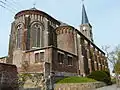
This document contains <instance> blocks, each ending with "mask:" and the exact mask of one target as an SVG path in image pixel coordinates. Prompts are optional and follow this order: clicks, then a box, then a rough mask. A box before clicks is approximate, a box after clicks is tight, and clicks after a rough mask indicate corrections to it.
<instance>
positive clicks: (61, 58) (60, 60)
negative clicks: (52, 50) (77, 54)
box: [58, 52, 64, 64]
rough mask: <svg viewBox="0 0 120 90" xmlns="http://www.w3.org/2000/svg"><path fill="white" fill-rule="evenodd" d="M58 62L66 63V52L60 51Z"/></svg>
mask: <svg viewBox="0 0 120 90" xmlns="http://www.w3.org/2000/svg"><path fill="white" fill-rule="evenodd" d="M58 63H59V64H64V54H63V53H60V52H58Z"/></svg>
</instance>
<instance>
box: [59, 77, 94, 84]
mask: <svg viewBox="0 0 120 90" xmlns="http://www.w3.org/2000/svg"><path fill="white" fill-rule="evenodd" d="M88 82H96V80H94V79H91V78H86V77H68V78H64V79H61V80H59V81H58V82H57V83H88Z"/></svg>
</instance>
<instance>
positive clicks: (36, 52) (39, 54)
mask: <svg viewBox="0 0 120 90" xmlns="http://www.w3.org/2000/svg"><path fill="white" fill-rule="evenodd" d="M41 53H43V59H42V60H41ZM36 54H38V60H37V62H36V58H35V63H40V62H44V61H45V60H44V57H45V50H40V51H35V52H34V56H35V55H36Z"/></svg>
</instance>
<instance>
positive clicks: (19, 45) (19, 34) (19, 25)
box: [17, 24, 23, 48]
mask: <svg viewBox="0 0 120 90" xmlns="http://www.w3.org/2000/svg"><path fill="white" fill-rule="evenodd" d="M22 30H23V25H22V24H18V25H17V48H21V42H22Z"/></svg>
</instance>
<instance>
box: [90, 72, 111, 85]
mask: <svg viewBox="0 0 120 90" xmlns="http://www.w3.org/2000/svg"><path fill="white" fill-rule="evenodd" d="M108 74H109V73H107V72H106V71H93V72H92V73H91V74H90V75H89V76H88V78H92V79H95V80H97V81H101V82H105V83H106V84H107V85H110V84H111V79H110V76H109V75H108Z"/></svg>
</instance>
